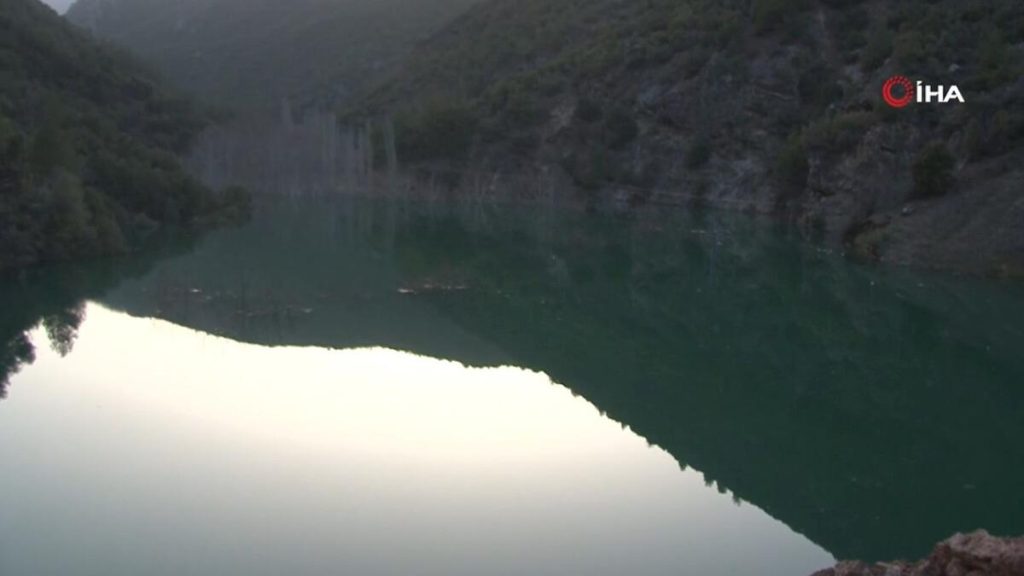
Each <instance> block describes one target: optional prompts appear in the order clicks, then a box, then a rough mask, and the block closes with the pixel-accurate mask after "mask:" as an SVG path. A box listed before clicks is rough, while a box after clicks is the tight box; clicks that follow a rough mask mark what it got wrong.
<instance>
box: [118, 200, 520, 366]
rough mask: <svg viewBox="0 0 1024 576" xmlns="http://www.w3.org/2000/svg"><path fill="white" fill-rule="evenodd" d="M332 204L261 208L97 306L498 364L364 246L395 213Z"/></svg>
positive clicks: (248, 337)
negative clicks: (323, 207) (239, 226)
mask: <svg viewBox="0 0 1024 576" xmlns="http://www.w3.org/2000/svg"><path fill="white" fill-rule="evenodd" d="M342 202H343V203H348V202H353V200H352V199H351V198H349V200H345V201H342ZM334 208H336V209H332V210H328V211H327V212H325V211H323V210H321V209H320V207H318V206H308V205H307V206H305V207H300V208H288V207H283V208H281V209H275V210H272V211H264V212H262V213H261V214H260V215H257V216H256V217H255V218H254V221H253V222H252V223H250V225H248V226H246V227H245V228H244V229H240V230H232V231H225V232H222V233H215V234H211V235H210V236H209V237H208V238H207V239H206V240H205V241H204V242H203V243H202V245H201V247H200V248H199V249H198V250H196V251H195V252H194V253H192V254H189V255H187V256H183V257H181V258H177V259H171V260H169V261H167V262H164V263H163V264H162V265H161V266H160V267H158V268H157V269H156V270H155V271H154V272H153V273H152V274H150V275H148V276H146V277H144V278H141V279H139V280H136V281H131V282H125V283H124V284H122V285H121V286H120V287H119V288H118V289H117V290H114V291H112V292H111V293H110V294H108V295H107V296H106V297H104V299H103V302H104V304H106V305H108V306H112V307H114V308H117V309H122V310H124V311H127V312H129V313H131V314H134V315H138V316H156V317H160V318H164V319H167V320H170V321H172V322H175V323H177V324H181V325H184V326H188V327H191V328H195V329H198V330H202V331H204V332H208V333H211V334H217V335H222V336H226V337H229V338H233V339H236V340H242V341H246V342H252V343H257V344H263V345H270V346H276V345H290V346H322V347H328V348H351V347H364V346H388V347H390V348H396V349H402V350H415V351H417V352H419V353H422V354H427V355H430V356H435V357H440V358H459V359H461V360H463V361H465V362H469V363H474V364H493V363H500V362H501V361H502V359H503V356H502V355H500V354H499V353H498V352H497V351H496V350H495V349H494V348H493V347H491V346H489V345H487V344H486V343H484V342H482V341H479V340H477V339H476V338H475V337H473V336H471V335H470V334H467V333H466V332H464V331H463V330H461V329H459V328H458V327H457V326H455V325H454V324H452V323H451V322H447V321H445V319H444V318H443V317H441V316H439V315H437V314H436V312H434V311H433V310H432V308H431V307H429V306H426V305H424V303H422V302H419V301H416V300H415V299H413V298H412V297H411V296H410V294H409V293H408V292H409V290H408V289H407V288H409V287H407V286H405V285H404V284H403V283H402V282H401V280H400V278H399V277H398V275H397V274H396V272H395V271H394V269H393V267H392V265H391V263H390V262H389V261H388V260H387V259H386V258H385V257H384V256H383V255H382V254H381V253H379V252H376V251H374V250H373V249H372V248H371V246H370V244H369V242H370V241H371V240H372V239H374V238H377V239H380V240H381V241H384V242H386V239H387V238H388V237H390V236H393V235H394V233H395V232H394V231H395V227H396V226H397V221H396V219H397V218H400V217H401V214H402V211H401V210H400V208H399V207H397V206H396V205H394V204H391V203H381V204H372V203H363V202H360V203H359V209H358V210H357V209H355V208H353V207H351V206H349V207H346V205H344V204H343V205H340V206H334Z"/></svg>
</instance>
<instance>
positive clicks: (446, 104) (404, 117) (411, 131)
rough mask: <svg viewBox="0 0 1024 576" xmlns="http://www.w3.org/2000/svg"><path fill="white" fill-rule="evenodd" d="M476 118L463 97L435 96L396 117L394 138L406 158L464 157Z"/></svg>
mask: <svg viewBox="0 0 1024 576" xmlns="http://www.w3.org/2000/svg"><path fill="white" fill-rule="evenodd" d="M476 126H477V118H476V115H475V114H474V112H473V110H472V108H471V107H470V106H469V105H468V104H467V103H465V102H464V101H462V100H459V99H450V98H445V99H442V98H435V99H431V100H428V101H426V102H424V103H422V104H421V105H420V106H419V107H418V108H414V109H411V110H406V111H404V112H401V113H399V114H398V115H397V117H396V118H395V140H396V144H397V147H398V153H399V156H400V157H401V158H402V159H404V160H411V161H416V160H432V159H438V158H445V159H455V158H460V157H462V156H464V155H465V154H466V153H467V152H468V151H469V146H470V144H471V142H472V139H473V134H474V133H475V131H476Z"/></svg>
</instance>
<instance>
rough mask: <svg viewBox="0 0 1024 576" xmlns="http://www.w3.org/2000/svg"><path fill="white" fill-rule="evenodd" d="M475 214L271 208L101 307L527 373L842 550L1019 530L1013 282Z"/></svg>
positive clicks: (649, 222)
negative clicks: (903, 273) (928, 275)
mask: <svg viewBox="0 0 1024 576" xmlns="http://www.w3.org/2000/svg"><path fill="white" fill-rule="evenodd" d="M471 208H472V207H463V208H462V209H459V210H455V211H451V210H449V209H448V208H445V207H441V206H431V205H414V204H407V203H403V202H399V201H396V200H389V201H386V202H378V203H372V202H356V201H354V200H342V201H339V204H337V205H333V206H331V207H330V209H326V208H325V207H323V206H319V207H318V206H279V207H278V208H277V209H276V210H274V211H273V213H272V214H268V215H266V216H262V217H258V218H257V219H256V220H255V221H254V222H253V224H252V225H250V226H249V227H247V228H245V229H242V230H237V231H228V232H224V233H220V234H215V235H211V236H210V237H209V238H208V239H207V240H205V241H204V243H203V244H202V245H201V246H200V247H199V249H198V250H196V251H195V252H194V253H193V254H191V255H189V256H186V257H181V258H178V259H175V260H171V261H168V262H165V263H164V264H163V265H161V266H160V267H159V268H157V269H156V270H155V271H154V272H153V273H152V274H149V275H148V276H146V277H145V278H142V279H140V280H137V281H132V282H127V283H124V284H123V285H122V286H121V287H120V288H119V289H118V290H116V291H114V292H113V293H112V294H110V295H109V296H108V297H106V298H105V300H104V302H105V304H107V305H111V306H114V307H115V308H120V309H123V310H126V311H128V312H130V313H132V314H137V315H145V316H158V317H162V318H166V319H168V320H171V321H174V322H176V323H179V324H183V325H186V326H189V327H193V328H196V329H199V330H203V331H207V332H210V333H215V334H219V335H224V336H227V337H231V338H234V339H238V340H244V341H249V342H255V343H260V344H269V345H283V344H287V345H316V346H327V347H351V346H372V345H382V346H388V347H392V348H399V349H406V350H411V351H415V352H418V353H421V354H426V355H431V356H436V357H442V358H451V359H457V360H460V361H463V362H466V363H470V364H494V363H506V362H512V363H514V364H517V365H521V366H525V367H529V368H532V369H536V370H543V371H545V372H547V373H548V374H549V375H551V377H552V378H553V379H554V380H556V381H558V382H560V383H562V384H565V385H566V386H568V387H570V388H571V389H573V390H574V391H575V392H576V393H578V394H580V395H582V396H584V397H586V398H587V399H588V400H589V401H591V402H593V403H594V404H596V405H597V406H598V407H599V408H601V409H602V410H604V411H606V412H607V413H608V414H609V416H611V417H612V418H614V419H615V420H618V421H620V422H622V423H623V424H625V425H627V426H629V427H630V428H632V429H633V430H635V431H636V432H637V433H639V434H641V435H643V436H644V437H646V438H647V439H648V440H649V441H650V442H652V443H655V444H658V445H659V446H661V447H663V448H665V449H666V450H668V451H669V452H670V453H672V454H673V455H674V456H675V458H676V459H677V460H678V461H679V462H680V464H682V465H691V466H693V467H695V468H696V469H698V470H700V471H702V472H703V473H704V474H705V476H706V477H707V479H708V480H709V481H715V482H717V483H718V484H719V486H721V487H722V488H724V489H729V490H731V491H733V492H734V493H735V494H736V495H737V496H738V497H739V498H742V499H744V500H746V501H749V502H751V503H753V504H756V505H757V506H759V507H761V508H764V509H765V510H766V511H768V512H769V513H770V514H772V515H773V516H775V517H776V518H778V519H780V520H782V521H783V522H785V523H787V524H788V525H790V526H791V527H793V528H794V529H796V530H798V531H800V532H802V533H804V534H806V535H807V536H808V537H809V538H811V539H812V540H814V541H816V542H818V543H819V544H821V545H823V546H825V547H826V548H827V549H829V551H830V552H832V553H833V554H836V555H837V556H842V557H860V558H891V557H900V556H913V557H916V556H919V555H921V554H923V553H924V552H926V551H927V549H928V547H930V545H931V544H932V543H933V542H934V541H936V540H938V539H941V538H942V537H945V536H946V535H948V534H949V533H951V532H955V531H958V530H968V529H973V528H977V527H979V526H981V527H985V528H987V529H989V530H992V531H994V532H1008V533H1009V532H1013V533H1018V532H1021V531H1024V525H1022V524H1021V522H1022V520H1021V518H1020V515H1019V511H1020V510H1022V509H1024V495H1022V494H1021V493H1020V491H1019V486H1020V485H1022V484H1024V448H1022V446H1021V444H1020V439H1021V438H1024V423H1022V422H1021V420H1020V418H1019V415H1020V414H1021V411H1022V409H1024V389H1021V387H1020V382H1024V359H1022V358H1020V357H1019V355H1018V351H1019V350H1018V349H1019V345H1020V343H1021V342H1022V341H1024V336H1022V334H1021V328H1020V326H1022V325H1024V324H1022V322H1021V320H1022V319H1024V299H1021V298H1020V293H1019V287H1013V286H1009V287H1007V286H1003V287H1000V286H992V285H986V284H978V283H967V282H964V283H960V282H955V281H948V282H947V281H943V282H937V281H936V282H934V283H932V284H930V285H927V286H922V285H919V281H920V280H919V279H917V278H909V279H903V278H900V277H892V276H888V275H884V274H880V273H878V272H877V271H873V270H866V269H862V268H858V267H855V266H851V265H849V264H847V263H844V262H842V261H841V260H839V259H837V258H835V257H832V256H829V255H820V254H817V253H814V252H813V251H808V250H805V249H801V248H799V244H798V243H795V242H794V243H790V242H788V241H787V240H786V239H785V238H783V237H782V236H781V235H780V234H776V233H774V232H773V231H771V230H765V229H763V228H761V227H758V226H755V225H754V224H753V223H750V222H741V221H736V220H733V221H731V222H719V221H718V220H716V219H713V218H710V219H704V220H701V219H681V217H679V216H678V215H662V216H658V217H653V216H652V217H650V218H637V219H633V220H629V221H627V220H625V219H617V218H613V217H605V216H600V215H586V214H575V213H566V212H561V213H560V212H557V211H553V210H552V211H546V210H542V209H516V208H510V207H503V208H502V209H500V210H498V209H487V208H482V207H479V206H477V207H475V208H473V209H471ZM930 282H931V281H930Z"/></svg>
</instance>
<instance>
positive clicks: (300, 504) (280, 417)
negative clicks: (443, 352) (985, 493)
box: [0, 305, 831, 576]
mask: <svg viewBox="0 0 1024 576" xmlns="http://www.w3.org/2000/svg"><path fill="white" fill-rule="evenodd" d="M86 313H87V321H86V322H85V323H84V324H83V325H82V327H81V330H80V335H79V339H78V343H77V344H76V347H75V352H74V353H73V354H71V355H69V356H67V357H66V358H65V359H63V360H62V359H60V357H59V355H58V354H57V353H56V352H54V351H51V350H48V349H46V348H45V347H43V348H42V349H41V350H40V352H39V356H40V357H39V359H38V361H37V362H36V364H34V365H33V366H32V368H29V369H26V370H25V371H24V373H23V374H22V375H21V376H20V377H19V388H18V394H17V396H16V398H14V399H13V400H12V401H10V402H9V403H8V404H6V405H5V406H4V407H3V410H4V412H3V418H0V460H2V461H3V462H4V465H5V469H8V470H10V471H11V472H10V473H8V474H5V489H6V490H7V492H8V493H9V494H15V495H17V498H12V499H10V500H9V501H7V502H5V504H4V506H3V510H4V514H2V515H0V569H2V570H3V573H4V574H12V575H22V574H24V575H28V574H71V573H103V574H113V575H120V574H125V575H127V574H139V573H146V574H228V575H230V574H238V575H242V574H245V575H247V576H249V575H260V574H281V573H283V572H284V571H286V570H287V571H288V572H290V573H297V574H310V575H312V574H338V573H356V574H366V575H371V576H372V575H375V574H379V575H384V574H410V573H415V574H437V575H441V574H445V575H450V574H466V575H469V574H481V573H487V574H509V575H512V574H551V575H555V574H565V573H573V574H624V573H631V574H634V573H635V574H676V573H678V571H679V569H680V567H683V568H686V569H687V571H689V570H693V573H700V574H739V575H742V574H750V575H754V574H779V575H783V574H794V573H795V574H802V573H807V572H810V571H811V570H812V569H814V568H816V567H818V566H821V565H824V564H827V563H829V562H830V561H831V558H830V557H829V556H828V555H827V554H825V553H824V552H823V551H822V550H820V549H819V548H817V547H816V546H813V545H812V544H811V543H809V542H808V541H807V540H806V539H805V538H803V537H800V536H799V535H797V534H795V533H793V532H792V531H790V530H789V529H787V528H786V527H785V526H783V525H781V524H780V523H778V522H777V521H774V520H772V519H771V518H770V517H769V516H768V515H766V514H765V513H764V512H762V511H760V510H758V509H756V508H754V507H752V506H749V505H738V504H737V503H735V502H734V501H733V499H732V498H731V497H730V496H729V495H727V494H718V493H717V492H715V491H714V490H711V489H709V488H707V487H706V486H705V485H704V483H703V481H702V479H701V478H700V476H699V475H698V474H696V473H694V472H687V473H680V471H679V468H678V466H677V465H676V463H675V461H674V460H673V459H672V457H671V456H669V455H668V454H666V453H665V452H664V451H662V450H660V449H657V448H653V447H650V446H649V445H648V444H647V443H646V442H645V441H644V440H643V439H642V438H640V437H638V436H636V435H635V434H633V433H631V432H629V431H627V430H624V429H622V428H621V427H620V426H619V425H618V424H617V423H615V422H613V421H611V420H609V419H607V418H605V417H602V416H601V415H600V414H599V412H598V411H597V410H596V409H595V408H594V406H593V405H591V404H589V403H587V402H585V401H583V400H581V399H580V398H578V397H575V396H574V395H573V394H572V393H571V392H570V391H569V390H567V389H565V388H563V387H561V386H557V385H554V384H552V383H551V381H550V380H549V379H548V378H547V377H546V376H544V375H543V374H540V373H536V372H531V371H527V370H523V369H519V368H510V367H501V368H467V367H465V366H463V365H461V364H458V363H455V362H450V361H440V360H436V359H431V358H426V357H422V356H416V355H413V354H410V353H403V352H397V351H391V350H386V349H380V348H374V349H367V348H363V349H349V350H326V349H321V348H310V347H305V348H294V347H279V348H274V349H268V348H263V347H259V346H254V345H244V344H239V343H236V342H233V341H230V340H227V339H222V338H217V337H211V336H207V335H204V334H202V333H197V332H194V331H192V330H188V329H185V328H181V327H178V326H175V325H172V324H168V323H165V322H161V321H152V320H147V319H136V318H132V317H129V316H127V315H124V314H120V313H115V312H112V311H110V310H107V309H105V308H102V307H99V306H96V305H90V306H89V307H88V308H87V310H86ZM32 338H33V339H34V340H38V339H41V338H45V336H44V335H43V330H37V331H35V332H34V333H33V334H32ZM112 342H116V343H117V345H116V346H112V345H111V343H112ZM183 359H188V361H187V362H183V361H182V360H183ZM40 429H42V430H43V431H40ZM47 430H50V432H47ZM737 542H742V543H743V547H744V553H743V554H734V553H732V552H731V551H730V548H731V547H732V546H733V545H734V544H735V543H737ZM53 551H57V552H58V553H53ZM769 559H770V560H769Z"/></svg>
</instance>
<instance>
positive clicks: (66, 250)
mask: <svg viewBox="0 0 1024 576" xmlns="http://www.w3.org/2000/svg"><path fill="white" fill-rule="evenodd" d="M0 62H2V63H3V66H2V67H0V70H2V72H0V88H2V90H0V94H2V96H0V270H3V269H6V268H12V267H20V266H26V265H30V264H34V263H38V262H46V261H54V260H70V259H75V258H82V257H87V256H93V255H98V254H109V253H115V252H120V251H123V250H125V249H126V248H128V247H130V246H131V245H132V244H133V243H135V242H136V241H137V240H138V239H140V238H141V236H142V235H144V234H145V233H146V232H148V231H150V230H152V229H154V228H155V227H157V226H159V225H161V224H190V223H194V222H197V221H198V220H200V219H204V218H208V217H210V216H211V215H212V214H215V213H222V212H223V211H224V210H225V209H226V208H229V207H230V208H232V209H235V208H236V207H238V206H242V207H243V209H244V205H245V202H246V201H245V200H244V199H243V196H244V194H239V193H238V192H237V191H234V192H232V193H231V194H230V196H225V197H220V196H217V195H214V194H212V193H211V192H210V191H209V190H207V189H206V188H205V187H203V186H202V185H201V184H199V183H198V182H197V181H195V180H194V179H192V178H191V177H189V176H188V175H186V174H185V172H184V171H183V170H182V168H181V167H180V165H179V164H178V161H177V154H179V153H181V152H183V151H184V150H185V148H186V146H187V144H188V142H189V141H190V140H191V138H192V137H193V136H194V135H195V134H196V133H197V132H198V130H199V129H200V128H201V127H202V126H203V119H202V117H201V116H200V115H199V114H198V113H197V112H196V111H195V110H194V109H193V108H192V107H191V106H190V105H189V104H188V102H186V101H184V100H181V99H180V98H177V97H174V96H172V95H170V94H168V93H166V92H165V91H164V90H162V89H161V88H160V87H159V86H158V85H156V84H155V83H153V82H152V81H151V80H149V79H148V77H147V74H146V72H145V71H144V70H143V69H141V68H140V67H139V66H138V65H136V64H135V63H134V62H132V61H131V60H130V59H128V58H127V57H125V56H124V55H122V54H120V53H117V52H115V51H112V50H110V49H107V48H102V47H100V46H98V45H96V44H95V43H93V42H92V41H91V40H89V39H88V38H87V37H86V36H85V35H84V34H82V33H80V32H78V31H76V30H74V29H72V27H70V26H68V25H67V24H65V23H64V22H63V21H62V20H61V19H60V18H59V17H58V16H57V15H56V14H55V13H53V12H52V11H51V10H50V9H49V8H46V7H45V6H43V5H42V4H41V3H39V2H37V1H36V0H3V2H0Z"/></svg>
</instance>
